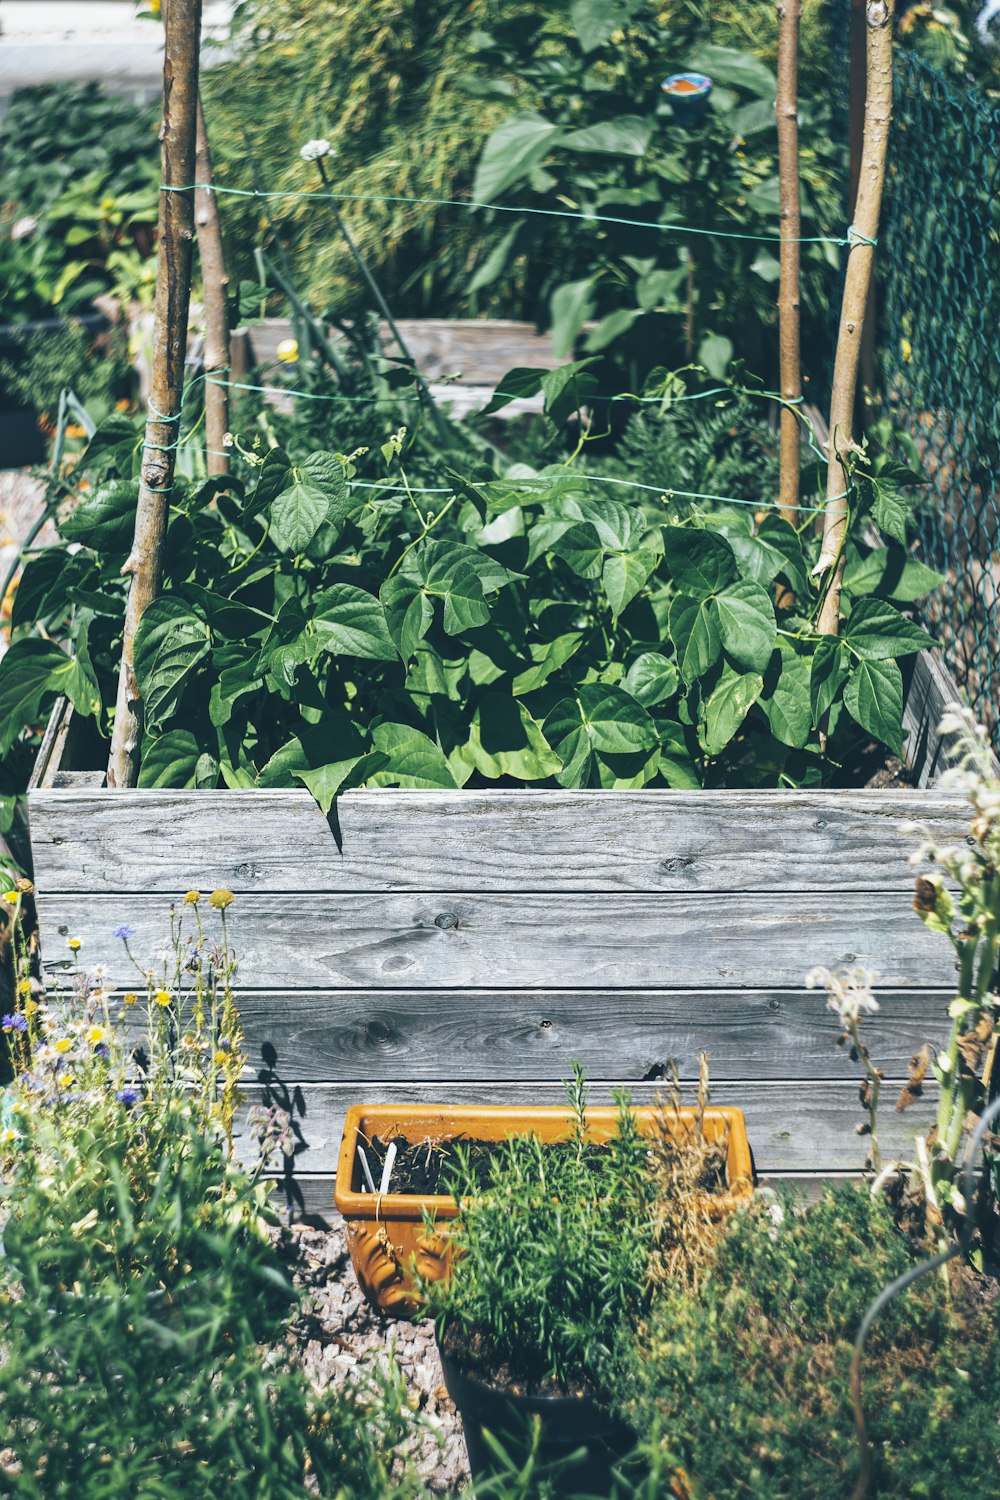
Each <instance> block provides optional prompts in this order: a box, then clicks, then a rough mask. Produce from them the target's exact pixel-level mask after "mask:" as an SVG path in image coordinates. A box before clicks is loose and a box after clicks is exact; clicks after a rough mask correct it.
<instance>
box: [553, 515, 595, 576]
mask: <svg viewBox="0 0 1000 1500" xmlns="http://www.w3.org/2000/svg"><path fill="white" fill-rule="evenodd" d="M549 551H550V552H553V553H554V554H555V556H556V557H561V558H562V560H563V562H564V563H566V564H567V565H568V566H569V567H571V568H572V569H573V572H574V573H576V574H577V576H578V577H580V578H599V577H600V573H601V564H602V562H603V560H604V549H603V547H602V546H601V539H600V537H599V536H598V535H597V532H596V530H595V529H594V527H593V526H592V525H591V523H590V522H589V521H577V522H576V523H575V524H574V525H572V526H570V527H569V528H568V530H566V531H564V532H562V533H561V535H557V536H554V537H553V538H552V540H551V542H550V543H549Z"/></svg>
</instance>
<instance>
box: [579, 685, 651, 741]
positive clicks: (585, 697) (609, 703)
mask: <svg viewBox="0 0 1000 1500" xmlns="http://www.w3.org/2000/svg"><path fill="white" fill-rule="evenodd" d="M576 696H577V701H578V702H579V704H580V710H581V716H582V719H583V723H584V726H585V728H586V730H587V734H588V736H589V738H590V742H591V744H592V745H593V747H594V749H595V750H604V751H607V752H608V753H609V754H612V755H624V754H629V753H630V752H632V751H636V750H651V749H652V748H653V746H654V745H655V744H656V741H657V734H656V725H655V724H654V723H653V721H652V719H651V718H650V716H649V714H648V713H647V711H646V709H645V708H643V706H642V704H641V703H640V702H638V700H637V699H635V698H633V697H632V694H631V693H627V692H625V690H624V689H623V688H620V687H615V686H614V685H613V684H611V683H604V682H591V683H585V684H584V685H583V686H582V687H580V688H578V689H577V695H576Z"/></svg>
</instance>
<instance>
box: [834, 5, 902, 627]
mask: <svg viewBox="0 0 1000 1500" xmlns="http://www.w3.org/2000/svg"><path fill="white" fill-rule="evenodd" d="M893 6H894V0H867V4H866V6H865V25H866V27H867V49H866V52H867V68H868V82H867V88H866V91H865V128H864V144H863V146H862V151H861V164H860V170H859V174H858V193H857V200H856V202H855V206H854V223H853V226H852V234H851V248H850V250H849V251H848V256H847V276H846V279H845V282H844V299H843V303H842V305H841V312H840V330H839V333H838V336H837V355H836V360H835V362H834V368H833V390H832V392H831V396H830V453H829V465H828V468H827V480H826V494H827V500H826V512H825V515H824V520H823V546H822V549H821V551H820V556H819V562H818V563H817V565H816V570H815V571H816V573H817V574H819V575H825V577H824V588H825V592H824V595H823V602H822V605H821V607H820V613H819V630H820V632H821V633H822V634H823V635H836V634H837V632H838V630H839V629H840V591H841V585H842V582H843V576H844V563H845V560H846V559H845V552H846V546H845V543H846V540H847V525H848V513H849V497H847V495H846V491H847V489H848V477H849V476H848V461H849V458H850V454H851V452H852V450H853V448H854V446H855V444H854V403H855V399H856V396H857V390H858V366H859V364H860V359H861V345H862V338H863V334H864V325H865V312H866V309H867V306H868V292H869V288H870V286H871V279H872V269H873V265H874V260H875V241H876V239H877V237H878V226H879V217H880V215H881V211H882V189H883V186H884V184H885V163H886V155H887V153H888V149H889V127H890V125H891V123H892V21H893Z"/></svg>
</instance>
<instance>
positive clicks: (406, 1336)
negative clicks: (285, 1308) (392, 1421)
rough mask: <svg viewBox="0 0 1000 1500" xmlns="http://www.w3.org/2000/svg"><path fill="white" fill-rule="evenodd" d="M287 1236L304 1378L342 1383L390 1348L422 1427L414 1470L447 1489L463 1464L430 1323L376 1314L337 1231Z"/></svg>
mask: <svg viewBox="0 0 1000 1500" xmlns="http://www.w3.org/2000/svg"><path fill="white" fill-rule="evenodd" d="M293 1233H294V1235H295V1239H296V1241H297V1250H298V1262H297V1264H296V1266H295V1274H296V1280H297V1281H298V1283H299V1284H300V1285H301V1286H302V1287H303V1288H304V1290H305V1291H306V1294H307V1302H306V1306H305V1309H304V1316H303V1318H302V1320H301V1326H302V1327H303V1329H304V1331H305V1338H306V1341H305V1343H304V1347H303V1350H302V1362H303V1365H304V1367H305V1369H306V1371H307V1373H308V1374H309V1377H310V1379H311V1380H312V1381H313V1382H314V1383H315V1385H316V1386H317V1387H318V1388H319V1389H320V1390H325V1389H328V1388H329V1387H331V1386H333V1387H336V1386H339V1385H343V1384H344V1383H345V1382H347V1381H349V1380H351V1379H352V1377H353V1376H354V1374H355V1372H356V1371H357V1368H358V1365H359V1362H361V1361H362V1360H363V1359H365V1358H366V1357H367V1358H372V1357H373V1356H374V1357H375V1358H376V1359H377V1358H378V1357H379V1355H381V1356H382V1357H383V1358H384V1359H385V1360H386V1361H387V1360H388V1358H389V1353H390V1350H391V1352H392V1357H393V1358H394V1359H395V1362H396V1365H397V1367H398V1368H399V1370H400V1371H401V1372H402V1374H403V1376H404V1377H405V1380H406V1383H407V1386H408V1387H409V1390H410V1399H411V1404H412V1406H413V1408H414V1410H416V1411H418V1412H419V1413H420V1415H421V1417H422V1418H423V1420H424V1424H425V1426H424V1428H423V1431H422V1433H421V1435H420V1437H419V1439H418V1446H417V1450H416V1453H415V1455H414V1457H415V1461H416V1467H417V1469H418V1470H419V1472H420V1474H421V1476H422V1477H423V1479H424V1480H425V1481H426V1483H427V1485H428V1486H429V1488H430V1489H431V1490H432V1491H433V1492H434V1493H435V1494H439V1495H448V1494H454V1493H455V1492H456V1491H457V1490H459V1489H460V1488H461V1487H462V1486H463V1485H464V1484H465V1483H467V1482H468V1478H469V1469H468V1462H467V1459H466V1453H465V1439H464V1438H463V1436H462V1426H461V1422H460V1421H459V1418H458V1414H457V1413H456V1411H455V1408H454V1406H453V1405H452V1403H451V1402H450V1400H449V1399H448V1394H447V1392H446V1391H445V1388H444V1382H443V1379H442V1376H441V1364H440V1361H439V1359H438V1353H437V1347H436V1345H435V1343H434V1326H433V1324H432V1323H431V1322H430V1321H423V1322H420V1323H403V1322H399V1321H397V1320H395V1319H389V1318H383V1317H381V1316H380V1315H379V1313H377V1312H376V1311H375V1309H374V1308H373V1307H371V1306H370V1305H369V1303H368V1302H367V1301H366V1300H365V1298H364V1296H363V1295H362V1292H361V1289H360V1287H359V1286H358V1283H357V1281H356V1280H355V1277H354V1271H353V1269H352V1267H351V1258H350V1254H349V1252H348V1249H347V1244H346V1241H345V1237H344V1231H343V1230H342V1229H340V1228H333V1229H329V1230H315V1229H296V1230H294V1231H293Z"/></svg>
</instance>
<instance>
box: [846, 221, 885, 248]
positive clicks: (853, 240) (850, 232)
mask: <svg viewBox="0 0 1000 1500" xmlns="http://www.w3.org/2000/svg"><path fill="white" fill-rule="evenodd" d="M844 243H845V244H847V245H851V246H854V245H871V246H873V247H874V246H875V245H877V244H878V238H877V237H876V238H875V239H873V240H871V239H869V238H868V236H867V235H866V234H862V233H861V230H860V229H855V227H854V225H853V224H849V225H848V227H847V239H846V240H845V241H844Z"/></svg>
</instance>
